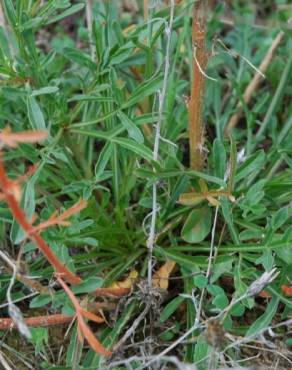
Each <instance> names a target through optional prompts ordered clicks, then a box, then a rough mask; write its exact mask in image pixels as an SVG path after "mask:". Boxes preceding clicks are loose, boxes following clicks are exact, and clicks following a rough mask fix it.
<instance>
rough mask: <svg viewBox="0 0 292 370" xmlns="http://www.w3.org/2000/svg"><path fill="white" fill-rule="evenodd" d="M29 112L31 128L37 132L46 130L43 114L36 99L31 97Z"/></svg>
mask: <svg viewBox="0 0 292 370" xmlns="http://www.w3.org/2000/svg"><path fill="white" fill-rule="evenodd" d="M27 111H28V119H29V122H30V124H31V127H32V128H33V129H35V130H46V124H45V119H44V116H43V113H42V111H41V109H40V107H39V105H38V103H37V101H36V99H35V98H34V97H33V96H31V95H30V96H28V98H27Z"/></svg>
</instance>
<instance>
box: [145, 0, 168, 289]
mask: <svg viewBox="0 0 292 370" xmlns="http://www.w3.org/2000/svg"><path fill="white" fill-rule="evenodd" d="M173 15H174V0H171V2H170V18H169V23H168V25H167V26H166V29H165V31H166V36H167V45H166V53H165V64H164V78H163V84H162V91H161V92H159V93H158V98H159V102H158V121H157V124H156V131H155V140H154V148H153V160H154V161H157V159H158V152H159V141H160V131H161V124H162V119H163V108H164V102H165V96H166V89H167V83H168V75H169V67H170V41H171V33H172V25H173ZM154 171H155V169H154ZM157 212H158V206H157V182H154V184H153V186H152V215H151V224H150V231H149V236H148V240H147V247H148V251H149V255H148V279H147V280H148V286H149V287H151V286H152V258H153V248H154V244H155V233H156V219H157Z"/></svg>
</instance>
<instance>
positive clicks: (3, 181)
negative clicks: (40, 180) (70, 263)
mask: <svg viewBox="0 0 292 370" xmlns="http://www.w3.org/2000/svg"><path fill="white" fill-rule="evenodd" d="M10 184H11V181H10V180H9V179H8V177H7V175H6V171H5V168H4V165H3V161H2V158H1V155H0V187H1V190H2V193H3V195H4V198H5V202H6V203H7V205H8V207H9V209H10V211H11V213H12V214H13V216H14V218H15V219H16V221H17V222H18V224H19V225H20V226H21V227H22V228H23V230H24V231H25V233H26V235H27V237H28V238H30V239H31V240H32V241H33V242H34V243H35V244H36V245H37V247H38V248H39V249H40V250H41V252H42V253H43V254H44V255H45V257H46V258H47V260H48V261H49V262H50V264H51V265H52V266H53V267H54V268H55V269H56V271H57V272H58V273H61V274H62V275H63V276H64V278H65V279H66V280H67V281H68V282H69V283H71V284H79V283H81V281H82V279H81V278H80V277H79V276H76V275H75V274H73V273H72V272H71V271H70V270H68V269H67V267H66V266H64V265H63V263H62V262H61V261H60V260H59V259H58V257H57V256H56V255H55V254H54V252H53V251H52V250H51V249H50V247H49V246H48V244H47V243H46V242H45V241H44V239H43V238H42V237H41V236H40V235H39V234H38V233H37V232H35V231H34V227H33V226H32V224H31V223H30V222H28V221H27V219H26V215H25V213H24V211H23V210H22V209H21V208H20V206H19V204H18V201H17V200H16V198H15V196H14V194H13V192H12V191H11V186H10Z"/></svg>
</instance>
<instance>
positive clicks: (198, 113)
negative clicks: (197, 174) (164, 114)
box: [189, 0, 208, 170]
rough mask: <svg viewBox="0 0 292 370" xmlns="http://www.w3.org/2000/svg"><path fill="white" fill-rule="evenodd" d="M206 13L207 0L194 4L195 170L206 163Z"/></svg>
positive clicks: (191, 114) (192, 116)
mask: <svg viewBox="0 0 292 370" xmlns="http://www.w3.org/2000/svg"><path fill="white" fill-rule="evenodd" d="M206 13H207V1H205V0H199V1H197V2H196V3H195V5H194V16H193V32H192V41H193V47H194V55H193V83H192V88H191V99H190V102H189V140H190V162H191V163H190V165H191V168H192V169H194V170H200V169H201V168H202V166H203V163H204V156H203V145H204V138H203V136H204V135H203V124H202V114H203V103H204V92H205V76H204V75H203V74H202V72H201V71H200V68H199V66H200V67H201V69H202V70H203V71H204V70H205V68H206V65H207V59H208V58H207V52H206V45H205V36H206ZM198 65H199V66H198Z"/></svg>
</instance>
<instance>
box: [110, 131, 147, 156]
mask: <svg viewBox="0 0 292 370" xmlns="http://www.w3.org/2000/svg"><path fill="white" fill-rule="evenodd" d="M112 142H114V143H117V144H119V145H121V146H122V147H123V148H126V149H128V150H130V151H131V152H134V153H136V154H138V155H140V156H141V157H143V158H145V159H147V160H148V161H153V154H152V151H151V150H150V149H149V148H147V146H145V145H143V144H138V143H137V142H136V141H134V140H133V139H127V138H123V137H116V138H114V139H112Z"/></svg>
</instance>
